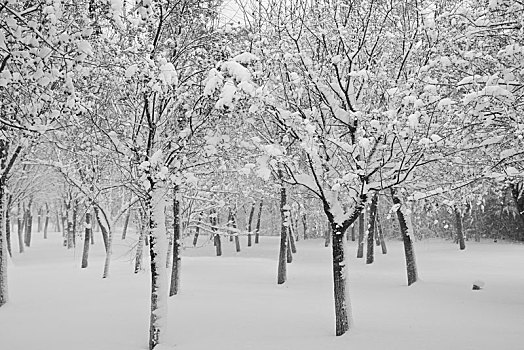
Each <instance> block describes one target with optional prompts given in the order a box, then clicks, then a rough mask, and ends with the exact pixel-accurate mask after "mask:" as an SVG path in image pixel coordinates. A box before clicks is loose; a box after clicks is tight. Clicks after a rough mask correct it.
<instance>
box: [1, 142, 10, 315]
mask: <svg viewBox="0 0 524 350" xmlns="http://www.w3.org/2000/svg"><path fill="white" fill-rule="evenodd" d="M6 158H7V143H6V142H5V141H3V140H0V159H1V163H2V165H4V163H5V160H6ZM4 192H5V183H4V182H3V181H2V180H0V307H2V305H4V304H5V303H7V300H8V288H7V254H8V253H7V244H6V242H5V238H6V237H5V235H4V232H5V231H4V225H5V221H4V210H5V208H4V205H5V203H4Z"/></svg>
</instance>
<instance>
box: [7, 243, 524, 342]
mask: <svg viewBox="0 0 524 350" xmlns="http://www.w3.org/2000/svg"><path fill="white" fill-rule="evenodd" d="M202 238H203V239H201V241H200V242H199V245H202V247H200V248H197V249H196V248H187V249H186V250H184V252H183V256H184V257H183V261H182V277H181V283H182V285H181V293H180V294H179V295H177V296H175V297H172V298H170V299H169V322H168V336H167V344H165V346H162V350H164V349H165V348H167V349H179V350H207V349H213V350H220V349H228V350H236V349H239V350H240V349H241V350H247V349H253V350H262V349H264V350H279V349H281V350H284V349H285V350H294V349H299V350H309V349H311V350H313V349H315V350H318V349H330V350H331V349H332V350H338V349H340V350H342V349H344V350H347V349H360V350H368V349H380V350H385V349H387V350H393V349H402V350H411V349H417V350H419V349H422V350H424V349H461V350H464V349H475V350H479V349H486V350H488V349H489V350H491V349H501V350H502V349H504V350H510V349H515V350H517V349H524V329H523V327H524V246H523V245H518V244H508V243H491V242H485V243H473V242H468V243H469V244H468V247H467V250H466V251H462V252H461V251H459V250H458V248H457V247H456V246H455V245H453V244H451V243H449V242H443V241H434V240H428V241H421V242H416V253H417V259H418V264H419V274H420V277H421V281H420V282H419V283H417V284H415V285H413V286H411V287H407V286H406V278H405V270H404V261H403V251H402V245H401V243H400V242H397V241H389V242H388V243H389V247H388V248H389V254H388V255H385V256H383V255H382V254H380V252H379V254H378V255H377V259H376V262H375V264H373V265H366V264H365V261H363V260H361V259H358V260H357V259H356V258H355V257H354V252H355V244H354V243H353V242H349V249H348V252H349V253H351V258H350V261H349V267H350V291H351V296H352V303H353V308H354V318H355V326H354V328H353V329H352V330H351V331H350V333H348V334H347V335H345V336H342V337H335V336H334V311H333V301H332V285H331V266H330V253H331V250H330V248H324V246H323V240H308V241H300V242H298V245H297V246H298V253H297V254H296V255H295V256H294V262H293V263H292V264H291V265H288V282H287V283H286V284H285V285H282V286H278V285H277V284H276V271H277V264H276V258H277V255H278V252H277V245H278V239H277V238H275V237H261V244H259V245H256V246H253V247H250V248H248V247H245V243H246V242H245V240H246V239H245V237H242V244H243V250H242V252H241V253H238V254H237V253H235V252H234V244H233V243H230V242H229V241H226V242H224V256H223V257H215V256H214V248H213V246H212V244H211V243H208V242H207V241H206V237H205V236H204V237H202ZM60 240H61V237H60V235H59V234H56V233H55V234H50V239H48V240H43V239H42V238H41V237H40V236H39V235H38V234H35V237H34V240H33V246H32V247H31V248H30V249H27V251H26V253H24V254H22V255H20V254H18V253H15V256H14V259H13V260H12V261H11V262H10V266H11V267H10V269H9V274H10V280H9V282H10V302H9V303H8V304H7V305H5V306H4V307H2V308H0V349H2V350H17V349H20V350H39V349H42V350H47V349H53V350H70V349H71V350H88V349H89V350H103V349H107V350H124V349H125V350H134V349H136V350H138V349H146V348H147V337H148V321H149V319H148V317H149V314H148V308H149V275H148V273H147V272H145V271H144V272H142V273H140V274H138V275H135V274H133V262H132V255H131V254H130V253H129V252H130V250H131V246H132V245H133V243H135V241H134V240H133V237H132V236H131V237H129V238H128V240H126V241H121V240H120V239H119V238H115V248H114V255H113V257H114V258H113V259H114V260H113V264H112V270H111V274H110V278H109V279H105V280H103V279H102V278H101V275H102V270H103V267H102V265H103V256H104V253H103V247H102V244H100V243H101V241H100V238H99V241H98V242H97V243H98V244H96V245H95V246H94V250H93V253H92V255H91V259H90V266H89V268H88V269H86V270H81V269H80V258H81V255H80V254H81V244H78V246H77V248H76V250H74V251H73V250H69V251H68V250H67V249H65V248H63V247H62V246H61V244H60ZM15 250H16V243H15ZM145 253H147V251H145ZM476 280H481V281H483V282H485V288H484V289H483V290H480V291H473V290H472V289H471V288H472V284H473V282H474V281H476Z"/></svg>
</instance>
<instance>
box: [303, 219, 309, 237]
mask: <svg viewBox="0 0 524 350" xmlns="http://www.w3.org/2000/svg"><path fill="white" fill-rule="evenodd" d="M302 228H303V229H304V232H303V236H304V239H308V238H309V237H308V234H307V216H306V213H302Z"/></svg>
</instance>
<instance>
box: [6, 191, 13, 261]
mask: <svg viewBox="0 0 524 350" xmlns="http://www.w3.org/2000/svg"><path fill="white" fill-rule="evenodd" d="M7 198H8V199H7V200H6V209H5V239H6V244H7V252H8V253H9V256H11V257H12V256H13V251H12V249H11V213H10V207H11V205H10V204H11V199H10V198H11V196H10V195H8V196H7Z"/></svg>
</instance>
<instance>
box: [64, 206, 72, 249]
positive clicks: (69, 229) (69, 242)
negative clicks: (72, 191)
mask: <svg viewBox="0 0 524 350" xmlns="http://www.w3.org/2000/svg"><path fill="white" fill-rule="evenodd" d="M65 208H66V219H67V249H71V248H73V247H74V243H73V235H74V233H73V208H72V199H71V198H69V199H68V200H67V201H66V203H65Z"/></svg>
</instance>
